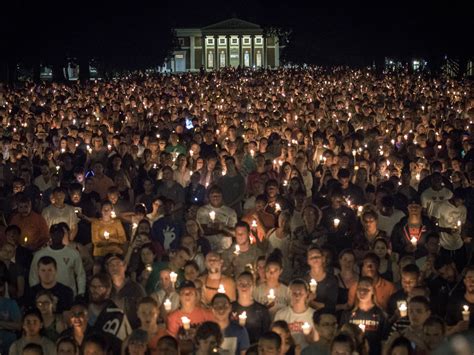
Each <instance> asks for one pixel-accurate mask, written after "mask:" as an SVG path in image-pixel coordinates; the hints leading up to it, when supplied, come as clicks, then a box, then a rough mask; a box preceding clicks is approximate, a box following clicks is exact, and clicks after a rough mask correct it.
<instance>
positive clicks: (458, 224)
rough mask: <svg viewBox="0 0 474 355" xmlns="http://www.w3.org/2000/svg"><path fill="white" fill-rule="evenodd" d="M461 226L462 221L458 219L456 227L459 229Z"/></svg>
mask: <svg viewBox="0 0 474 355" xmlns="http://www.w3.org/2000/svg"><path fill="white" fill-rule="evenodd" d="M461 226H462V222H461V220H458V223H457V227H458V229H461Z"/></svg>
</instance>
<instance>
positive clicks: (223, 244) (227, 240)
mask: <svg viewBox="0 0 474 355" xmlns="http://www.w3.org/2000/svg"><path fill="white" fill-rule="evenodd" d="M211 211H214V212H215V222H217V223H220V224H221V225H224V226H225V227H227V228H234V227H235V224H236V223H237V213H236V212H235V211H234V210H233V209H232V208H230V207H227V206H224V205H222V206H221V207H218V208H215V207H212V206H211V204H207V205H204V206H202V207H200V208H199V209H198V211H197V216H196V218H197V221H198V222H199V224H201V225H203V224H205V225H207V224H211V222H212V220H211V216H210V214H209V213H210V212H211ZM206 238H207V240H209V243H210V244H211V249H212V250H214V251H217V252H222V251H223V250H225V249H228V248H230V246H231V245H232V238H231V237H229V236H226V235H224V234H216V235H208V236H206Z"/></svg>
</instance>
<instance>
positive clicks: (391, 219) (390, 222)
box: [377, 209, 405, 237]
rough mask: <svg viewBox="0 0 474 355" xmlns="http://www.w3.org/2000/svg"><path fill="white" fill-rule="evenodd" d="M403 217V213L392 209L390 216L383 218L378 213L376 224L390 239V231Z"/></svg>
mask: <svg viewBox="0 0 474 355" xmlns="http://www.w3.org/2000/svg"><path fill="white" fill-rule="evenodd" d="M403 217H405V213H403V212H402V211H400V210H397V209H394V210H393V213H392V215H391V216H384V215H382V214H381V213H379V221H378V223H377V225H378V227H379V229H380V230H382V231H384V232H385V233H387V236H388V237H390V236H391V235H392V230H393V227H394V226H395V224H397V223H398V222H400V220H401V219H402V218H403Z"/></svg>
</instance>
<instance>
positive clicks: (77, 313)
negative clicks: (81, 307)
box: [71, 312, 86, 318]
mask: <svg viewBox="0 0 474 355" xmlns="http://www.w3.org/2000/svg"><path fill="white" fill-rule="evenodd" d="M85 315H86V312H74V313H71V317H72V318H82V317H85Z"/></svg>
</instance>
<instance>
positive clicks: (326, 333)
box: [301, 308, 337, 355]
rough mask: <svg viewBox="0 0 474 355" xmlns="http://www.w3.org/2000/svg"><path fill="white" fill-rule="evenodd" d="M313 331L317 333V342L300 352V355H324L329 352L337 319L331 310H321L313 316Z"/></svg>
mask: <svg viewBox="0 0 474 355" xmlns="http://www.w3.org/2000/svg"><path fill="white" fill-rule="evenodd" d="M313 324H314V329H315V330H316V331H317V332H318V335H319V340H318V341H317V342H315V343H313V344H310V345H309V346H308V347H306V349H304V350H303V351H302V353H301V354H302V355H325V354H327V353H328V352H329V347H330V345H331V342H332V340H333V339H334V336H335V335H336V331H337V318H336V315H335V313H334V311H333V310H331V309H329V308H322V309H320V310H317V311H316V312H314V314H313Z"/></svg>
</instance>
